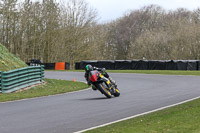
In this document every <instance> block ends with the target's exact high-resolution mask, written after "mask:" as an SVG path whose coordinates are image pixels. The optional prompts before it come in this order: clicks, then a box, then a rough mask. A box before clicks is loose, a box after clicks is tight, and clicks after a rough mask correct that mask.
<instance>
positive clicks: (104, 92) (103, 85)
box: [99, 82, 112, 98]
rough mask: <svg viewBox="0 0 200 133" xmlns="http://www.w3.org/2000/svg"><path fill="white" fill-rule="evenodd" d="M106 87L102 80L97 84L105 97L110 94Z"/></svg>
mask: <svg viewBox="0 0 200 133" xmlns="http://www.w3.org/2000/svg"><path fill="white" fill-rule="evenodd" d="M106 88H107V86H106V84H105V83H104V82H103V83H100V84H99V90H100V91H101V93H103V94H104V95H105V96H106V97H107V98H111V97H112V94H111V93H110V92H109V91H108V90H107V89H106Z"/></svg>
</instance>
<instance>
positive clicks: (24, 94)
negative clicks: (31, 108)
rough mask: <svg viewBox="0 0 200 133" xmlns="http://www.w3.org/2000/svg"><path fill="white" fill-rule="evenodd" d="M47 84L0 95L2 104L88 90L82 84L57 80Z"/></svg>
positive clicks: (47, 80)
mask: <svg viewBox="0 0 200 133" xmlns="http://www.w3.org/2000/svg"><path fill="white" fill-rule="evenodd" d="M45 82H46V84H45V85H41V86H36V87H33V88H31V89H29V90H24V91H21V92H17V93H9V94H0V102H5V101H13V100H19V99H26V98H33V97H41V96H48V95H55V94H61V93H66V92H72V91H78V90H82V89H86V88H88V86H87V85H86V84H85V83H82V82H73V81H66V80H55V79H45Z"/></svg>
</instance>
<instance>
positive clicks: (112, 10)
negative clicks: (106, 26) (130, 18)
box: [86, 0, 200, 22]
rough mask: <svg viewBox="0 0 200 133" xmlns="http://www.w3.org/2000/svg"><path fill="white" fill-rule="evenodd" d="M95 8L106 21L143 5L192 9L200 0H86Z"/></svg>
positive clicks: (101, 19)
mask: <svg viewBox="0 0 200 133" xmlns="http://www.w3.org/2000/svg"><path fill="white" fill-rule="evenodd" d="M86 1H87V2H88V3H89V5H91V6H92V7H93V8H95V9H97V11H98V16H99V17H100V19H99V21H100V22H108V21H110V20H115V19H116V18H119V17H121V16H122V15H123V14H124V13H125V12H127V11H130V10H135V9H139V8H141V7H143V6H146V5H150V4H156V5H160V6H161V7H163V8H164V9H166V10H174V9H177V8H180V7H183V8H187V9H189V10H194V9H197V8H198V7H200V0H86Z"/></svg>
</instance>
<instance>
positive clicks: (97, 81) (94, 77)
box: [89, 70, 120, 98]
mask: <svg viewBox="0 0 200 133" xmlns="http://www.w3.org/2000/svg"><path fill="white" fill-rule="evenodd" d="M89 80H90V81H91V82H90V83H91V84H92V87H93V88H94V89H95V90H96V89H97V90H99V91H100V92H101V93H102V94H104V95H105V96H106V97H107V98H111V97H112V95H113V96H115V97H118V96H119V95H120V92H119V89H118V88H117V87H116V85H114V84H112V83H111V81H110V80H109V79H108V78H106V77H104V75H103V74H102V73H101V72H99V71H97V70H93V71H90V73H89Z"/></svg>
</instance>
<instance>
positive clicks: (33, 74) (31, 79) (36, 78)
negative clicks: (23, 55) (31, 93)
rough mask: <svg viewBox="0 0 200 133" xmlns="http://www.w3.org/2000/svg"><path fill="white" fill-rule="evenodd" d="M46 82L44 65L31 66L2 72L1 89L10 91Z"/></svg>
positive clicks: (3, 91) (0, 74)
mask: <svg viewBox="0 0 200 133" xmlns="http://www.w3.org/2000/svg"><path fill="white" fill-rule="evenodd" d="M42 82H44V66H30V67H25V68H20V69H15V70H12V71H8V72H0V90H1V92H2V93H10V92H13V91H16V90H19V89H22V88H25V87H28V86H31V85H34V84H38V83H42Z"/></svg>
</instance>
